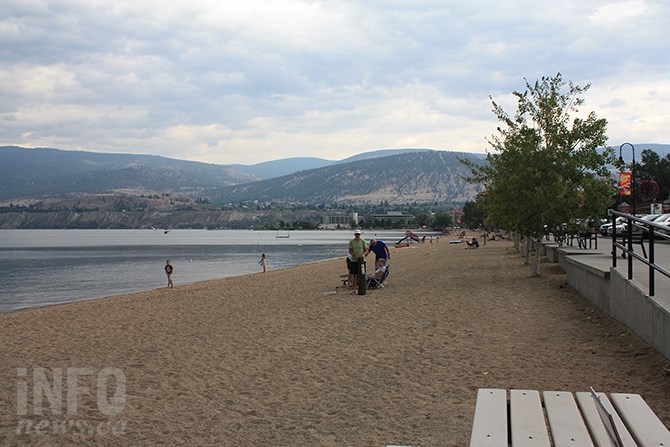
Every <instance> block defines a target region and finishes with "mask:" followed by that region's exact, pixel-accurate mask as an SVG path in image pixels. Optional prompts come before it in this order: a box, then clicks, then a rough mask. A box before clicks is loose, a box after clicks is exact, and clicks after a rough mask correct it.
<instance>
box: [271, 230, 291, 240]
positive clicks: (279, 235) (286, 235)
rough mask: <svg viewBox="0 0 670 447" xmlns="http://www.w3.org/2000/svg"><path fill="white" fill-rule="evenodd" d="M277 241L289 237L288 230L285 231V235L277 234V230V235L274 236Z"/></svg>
mask: <svg viewBox="0 0 670 447" xmlns="http://www.w3.org/2000/svg"><path fill="white" fill-rule="evenodd" d="M275 237H276V238H278V239H288V238H290V237H291V235H290V234H289V232H288V230H286V234H279V230H277V235H276V236H275Z"/></svg>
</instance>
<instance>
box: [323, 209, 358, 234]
mask: <svg viewBox="0 0 670 447" xmlns="http://www.w3.org/2000/svg"><path fill="white" fill-rule="evenodd" d="M358 223H359V220H358V213H356V212H351V213H344V212H342V213H331V214H324V215H323V216H321V225H320V227H321V228H323V229H325V230H338V229H342V228H351V227H352V226H358Z"/></svg>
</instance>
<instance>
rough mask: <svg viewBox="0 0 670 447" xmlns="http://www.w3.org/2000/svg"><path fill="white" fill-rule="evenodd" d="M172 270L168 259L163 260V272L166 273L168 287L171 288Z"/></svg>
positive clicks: (172, 285)
mask: <svg viewBox="0 0 670 447" xmlns="http://www.w3.org/2000/svg"><path fill="white" fill-rule="evenodd" d="M172 272H174V267H172V264H170V260H169V259H168V260H167V261H165V273H166V274H167V279H168V285H167V286H168V288H170V289H172V288H173V287H174V284H173V283H172Z"/></svg>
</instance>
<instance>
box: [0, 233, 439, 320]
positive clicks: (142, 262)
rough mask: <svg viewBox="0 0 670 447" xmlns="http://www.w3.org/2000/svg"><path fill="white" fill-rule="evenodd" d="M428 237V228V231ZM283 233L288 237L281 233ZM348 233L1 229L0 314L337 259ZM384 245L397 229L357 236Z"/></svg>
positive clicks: (343, 253)
mask: <svg viewBox="0 0 670 447" xmlns="http://www.w3.org/2000/svg"><path fill="white" fill-rule="evenodd" d="M427 234H429V233H427ZM287 236H289V237H287ZM352 237H353V233H352V232H351V231H291V232H274V231H255V230H214V231H208V230H171V231H169V232H168V233H165V232H163V231H162V230H158V231H154V230H0V312H9V311H14V310H19V309H26V308H31V307H41V306H47V305H53V304H60V303H66V302H71V301H80V300H86V299H91V298H97V297H103V296H111V295H119V294H124V293H129V292H135V291H140V290H151V289H156V288H159V287H165V286H166V283H167V280H166V276H165V272H164V270H163V267H164V266H165V261H166V260H167V259H170V260H171V262H172V264H173V265H174V267H175V273H174V282H175V285H179V284H185V283H192V282H197V281H205V280H211V279H219V278H225V277H228V276H237V275H244V274H249V273H255V272H260V270H261V268H260V266H259V265H258V261H259V260H260V257H261V254H262V253H265V255H266V257H267V265H268V269H270V270H272V269H278V268H285V267H290V266H294V265H298V264H303V263H308V262H315V261H322V260H326V259H332V258H340V257H341V258H342V259H343V261H342V273H344V272H345V269H346V267H345V264H344V257H345V256H346V253H347V243H348V241H349V240H350V239H351V238H352ZM363 237H364V238H365V239H370V238H372V237H376V238H377V239H382V240H384V241H386V242H387V243H388V244H389V245H393V243H394V242H396V241H398V240H400V239H402V238H403V237H404V232H402V231H378V232H367V233H365V232H364V234H363Z"/></svg>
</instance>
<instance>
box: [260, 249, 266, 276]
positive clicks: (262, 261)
mask: <svg viewBox="0 0 670 447" xmlns="http://www.w3.org/2000/svg"><path fill="white" fill-rule="evenodd" d="M258 265H260V266H261V267H262V268H263V273H265V269H266V267H265V265H266V261H265V253H263V254H262V255H261V260H260V261H258Z"/></svg>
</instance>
